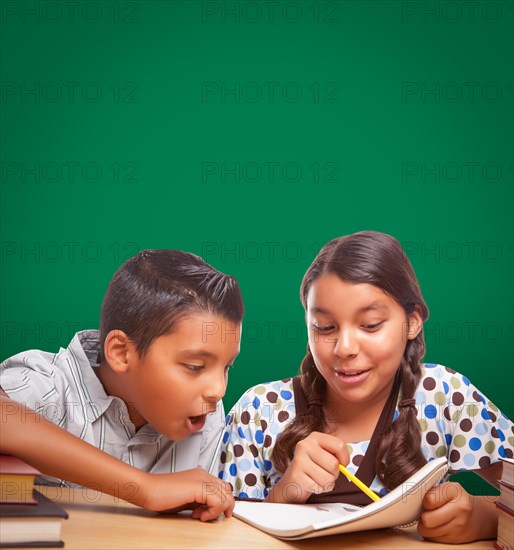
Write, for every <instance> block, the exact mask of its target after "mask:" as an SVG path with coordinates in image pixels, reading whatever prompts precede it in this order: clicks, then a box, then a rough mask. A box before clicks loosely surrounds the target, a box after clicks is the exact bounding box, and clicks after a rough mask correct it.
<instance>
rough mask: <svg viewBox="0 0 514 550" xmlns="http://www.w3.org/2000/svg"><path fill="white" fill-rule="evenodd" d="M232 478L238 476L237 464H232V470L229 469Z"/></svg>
mask: <svg viewBox="0 0 514 550" xmlns="http://www.w3.org/2000/svg"><path fill="white" fill-rule="evenodd" d="M228 471H229V472H230V475H231V476H235V475H236V474H237V467H236V465H235V464H231V465H230V468H229V469H228Z"/></svg>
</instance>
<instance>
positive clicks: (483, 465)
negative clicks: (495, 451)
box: [478, 456, 491, 468]
mask: <svg viewBox="0 0 514 550" xmlns="http://www.w3.org/2000/svg"><path fill="white" fill-rule="evenodd" d="M478 465H479V466H480V468H487V467H488V466H490V465H491V459H490V458H489V457H488V456H483V457H482V458H481V459H480V460H479V461H478Z"/></svg>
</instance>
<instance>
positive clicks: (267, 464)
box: [264, 460, 272, 472]
mask: <svg viewBox="0 0 514 550" xmlns="http://www.w3.org/2000/svg"><path fill="white" fill-rule="evenodd" d="M271 466H272V464H271V460H264V469H265V470H266V471H267V472H269V470H271Z"/></svg>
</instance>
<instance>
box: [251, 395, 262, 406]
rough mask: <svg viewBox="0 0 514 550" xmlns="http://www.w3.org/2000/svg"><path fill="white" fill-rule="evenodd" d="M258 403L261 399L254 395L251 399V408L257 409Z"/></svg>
mask: <svg viewBox="0 0 514 550" xmlns="http://www.w3.org/2000/svg"><path fill="white" fill-rule="evenodd" d="M260 404H261V400H260V399H259V398H258V397H257V396H255V397H254V398H253V401H252V405H253V408H254V409H258V408H259V407H260Z"/></svg>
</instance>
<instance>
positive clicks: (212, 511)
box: [200, 495, 234, 521]
mask: <svg viewBox="0 0 514 550" xmlns="http://www.w3.org/2000/svg"><path fill="white" fill-rule="evenodd" d="M206 501H207V502H206V503H205V506H206V507H203V509H202V511H201V512H200V520H201V521H210V520H213V519H216V518H217V517H218V516H219V515H220V514H222V513H225V515H226V516H227V517H231V516H232V510H233V509H234V499H233V498H232V499H229V498H223V499H221V500H220V498H218V497H217V496H216V495H209V496H208V497H207V499H206ZM227 514H228V515H227Z"/></svg>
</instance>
